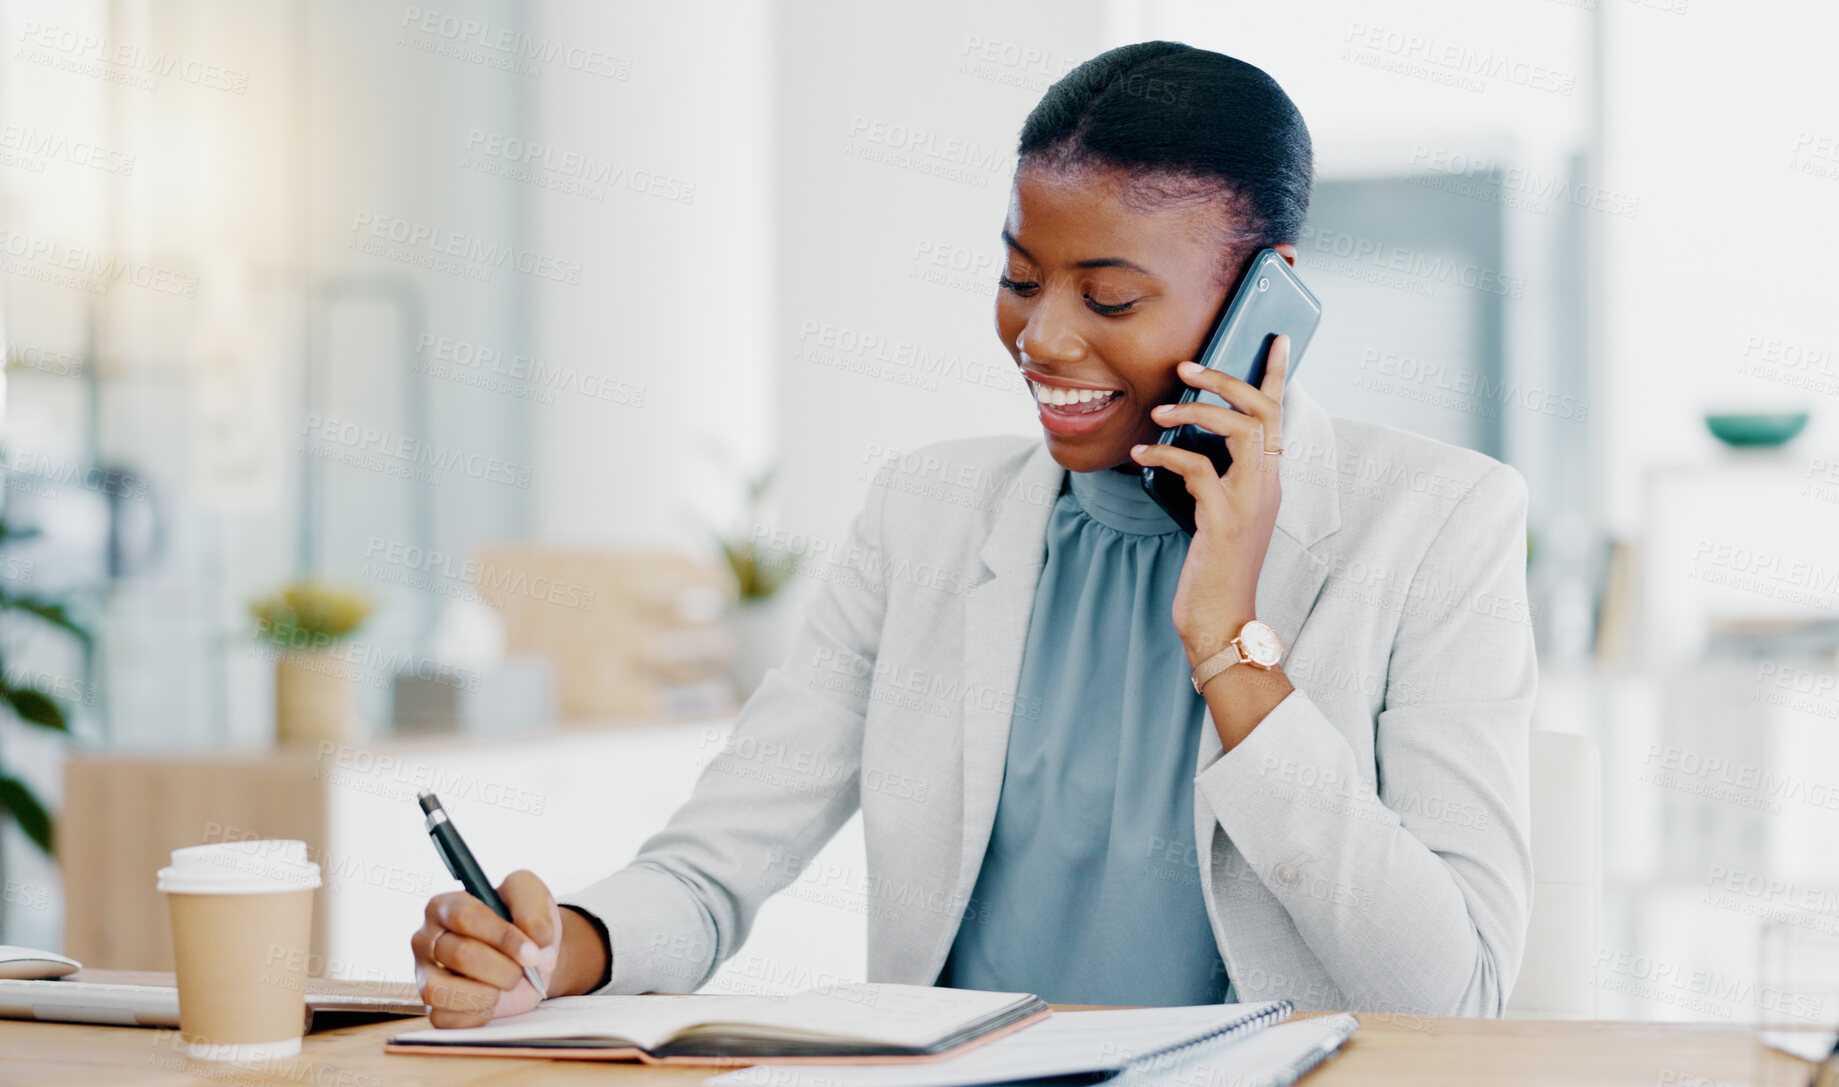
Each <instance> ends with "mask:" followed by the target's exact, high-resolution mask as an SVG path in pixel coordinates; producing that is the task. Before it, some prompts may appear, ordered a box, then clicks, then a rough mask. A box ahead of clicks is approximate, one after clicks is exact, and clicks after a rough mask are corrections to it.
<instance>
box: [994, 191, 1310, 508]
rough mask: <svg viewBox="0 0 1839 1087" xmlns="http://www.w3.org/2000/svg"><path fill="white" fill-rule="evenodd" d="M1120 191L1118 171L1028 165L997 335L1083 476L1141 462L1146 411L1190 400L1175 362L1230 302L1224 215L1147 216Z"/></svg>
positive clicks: (1001, 289) (1194, 209) (1009, 236)
mask: <svg viewBox="0 0 1839 1087" xmlns="http://www.w3.org/2000/svg"><path fill="white" fill-rule="evenodd" d="M1123 193H1124V178H1123V176H1122V175H1120V174H1117V173H1115V172H1111V171H1090V172H1081V173H1077V174H1071V173H1066V172H1060V171H1054V170H1048V169H1042V168H1028V169H1024V170H1022V171H1019V172H1018V173H1017V174H1016V178H1015V188H1014V190H1013V192H1012V193H1011V194H1010V198H1009V214H1008V218H1007V220H1006V221H1005V222H1004V224H1003V233H1004V235H1005V238H1004V241H1005V242H1006V243H1007V245H1008V264H1007V266H1006V267H1005V269H1004V272H1003V281H1002V283H1001V284H1000V285H999V286H998V287H997V291H996V332H997V335H999V336H1000V337H1002V342H1003V345H1004V346H1005V347H1007V348H1008V349H1009V354H1010V356H1011V357H1013V358H1014V359H1015V361H1016V364H1017V365H1018V366H1020V367H1021V368H1022V374H1023V376H1024V377H1026V378H1027V379H1028V381H1027V384H1028V388H1029V391H1030V392H1031V393H1032V394H1033V395H1034V398H1035V403H1036V410H1037V412H1038V414H1039V416H1040V419H1041V427H1042V429H1043V430H1045V431H1046V437H1047V446H1048V450H1049V452H1051V453H1052V454H1053V457H1054V460H1056V461H1058V462H1059V463H1060V464H1061V465H1062V466H1063V467H1065V468H1069V469H1071V470H1073V471H1075V472H1095V471H1100V470H1102V469H1106V468H1113V467H1117V466H1118V465H1125V466H1126V467H1127V468H1128V469H1129V470H1131V471H1135V470H1136V465H1135V463H1134V462H1132V461H1131V460H1130V447H1131V446H1132V445H1135V444H1136V443H1138V442H1153V441H1155V440H1156V436H1157V435H1158V434H1160V433H1161V431H1162V427H1161V426H1159V425H1158V424H1157V423H1156V422H1155V421H1154V420H1152V419H1151V418H1150V417H1149V409H1151V408H1153V407H1155V406H1156V405H1157V404H1167V403H1171V402H1173V401H1175V400H1177V399H1179V398H1180V395H1181V392H1182V390H1183V389H1185V388H1186V387H1187V386H1186V384H1185V383H1184V382H1183V381H1182V380H1181V379H1180V378H1179V377H1177V376H1176V374H1175V365H1176V364H1177V363H1179V362H1181V361H1182V360H1183V359H1192V358H1194V357H1195V356H1196V355H1197V354H1199V353H1200V350H1201V348H1202V346H1204V345H1203V344H1202V342H1201V341H1202V340H1203V338H1204V337H1205V336H1206V335H1207V330H1208V328H1209V327H1210V326H1211V324H1212V322H1213V318H1214V315H1215V314H1217V313H1218V312H1219V309H1220V305H1221V304H1222V303H1223V302H1224V301H1225V297H1226V285H1225V284H1223V283H1222V282H1221V281H1220V261H1221V259H1222V257H1223V253H1222V249H1221V244H1222V239H1223V238H1224V237H1226V233H1225V228H1227V227H1229V226H1230V225H1231V224H1229V223H1227V222H1226V214H1227V213H1226V212H1225V210H1224V209H1223V208H1222V207H1221V206H1220V205H1219V204H1218V203H1217V202H1212V201H1208V202H1194V201H1190V202H1186V203H1184V204H1178V205H1170V206H1167V207H1165V208H1164V209H1162V210H1157V211H1148V212H1146V211H1140V210H1136V209H1135V208H1133V207H1131V206H1129V205H1126V204H1125V203H1124V202H1123V200H1122V196H1123ZM1282 248H1283V249H1290V248H1291V247H1289V246H1284V247H1282ZM1291 252H1292V253H1293V252H1294V250H1293V249H1292V250H1291ZM1056 399H1065V400H1072V401H1075V402H1073V403H1068V404H1065V405H1061V406H1056V405H1055V404H1054V403H1053V401H1054V400H1056ZM1078 401H1083V402H1078Z"/></svg>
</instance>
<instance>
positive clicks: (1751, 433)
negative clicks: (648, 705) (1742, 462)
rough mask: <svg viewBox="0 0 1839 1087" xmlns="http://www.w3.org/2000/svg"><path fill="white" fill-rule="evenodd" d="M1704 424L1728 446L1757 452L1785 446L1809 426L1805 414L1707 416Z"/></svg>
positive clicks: (1792, 412) (1793, 412)
mask: <svg viewBox="0 0 1839 1087" xmlns="http://www.w3.org/2000/svg"><path fill="white" fill-rule="evenodd" d="M1705 425H1706V426H1707V427H1709V428H1710V429H1711V433H1712V434H1713V435H1715V436H1716V437H1717V439H1718V440H1719V441H1721V442H1723V443H1724V444H1725V445H1729V446H1735V447H1736V448H1738V449H1746V448H1747V449H1754V448H1759V447H1766V446H1772V445H1784V444H1786V443H1787V442H1788V441H1790V440H1791V439H1793V437H1794V436H1795V435H1796V434H1799V433H1800V432H1801V428H1802V427H1805V426H1806V425H1807V413H1806V412H1804V411H1789V412H1780V413H1777V414H1774V415H1707V416H1705Z"/></svg>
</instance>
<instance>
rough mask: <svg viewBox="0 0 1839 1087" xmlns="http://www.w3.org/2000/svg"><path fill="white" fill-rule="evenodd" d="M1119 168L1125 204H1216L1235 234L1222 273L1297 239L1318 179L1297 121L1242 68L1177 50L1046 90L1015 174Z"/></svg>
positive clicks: (1160, 49) (1258, 77)
mask: <svg viewBox="0 0 1839 1087" xmlns="http://www.w3.org/2000/svg"><path fill="white" fill-rule="evenodd" d="M1031 167H1046V168H1049V169H1056V170H1074V171H1078V170H1084V169H1098V170H1106V169H1109V170H1116V171H1121V172H1123V173H1125V174H1127V175H1129V177H1130V184H1129V186H1128V188H1127V192H1128V193H1129V199H1130V200H1131V202H1132V203H1134V204H1137V205H1138V206H1142V207H1151V206H1154V205H1155V204H1157V203H1159V202H1167V201H1187V200H1222V201H1224V203H1225V206H1226V208H1227V209H1228V210H1229V211H1230V212H1231V214H1232V216H1233V219H1234V220H1235V223H1234V225H1235V226H1236V228H1237V229H1236V230H1235V232H1234V234H1233V235H1232V236H1230V237H1228V238H1227V239H1225V244H1226V246H1227V249H1228V252H1227V254H1226V260H1225V262H1224V264H1223V267H1222V274H1223V275H1224V274H1225V273H1226V271H1227V270H1228V268H1229V267H1230V268H1236V267H1237V266H1239V265H1240V264H1242V263H1243V261H1244V259H1245V258H1247V257H1249V256H1250V254H1251V253H1252V252H1254V251H1256V250H1258V249H1262V248H1264V247H1266V246H1271V245H1278V244H1280V243H1283V242H1289V243H1292V244H1294V243H1295V242H1296V241H1297V240H1298V239H1300V238H1301V237H1302V231H1303V222H1304V220H1305V219H1306V218H1307V216H1308V214H1309V190H1310V186H1311V184H1312V183H1313V181H1314V176H1315V157H1314V151H1313V149H1312V148H1311V145H1310V142H1309V128H1308V126H1307V125H1305V124H1304V123H1303V115H1302V113H1301V112H1300V111H1299V110H1298V109H1297V108H1296V103H1294V102H1292V101H1290V96H1289V95H1287V94H1285V93H1284V91H1283V88H1282V87H1279V86H1278V85H1277V81H1276V80H1274V79H1272V78H1271V77H1270V76H1269V75H1267V74H1265V72H1264V71H1263V70H1262V69H1260V68H1258V67H1256V66H1254V65H1250V64H1247V63H1245V62H1244V61H1242V60H1236V59H1234V58H1232V57H1229V56H1226V55H1225V54H1223V53H1215V52H1213V51H1211V50H1207V49H1197V48H1195V47H1194V46H1191V45H1185V44H1183V43H1181V42H1165V41H1153V42H1137V43H1136V44H1134V45H1123V46H1119V47H1118V48H1116V49H1112V50H1109V51H1108V52H1104V53H1100V54H1099V55H1098V56H1096V57H1093V58H1092V59H1091V60H1088V61H1086V62H1085V63H1084V64H1081V65H1079V66H1078V67H1077V68H1074V69H1073V70H1072V71H1070V72H1068V73H1067V74H1066V75H1065V76H1063V77H1061V79H1060V80H1059V81H1058V82H1056V83H1055V84H1054V85H1053V86H1051V87H1049V88H1048V89H1047V93H1046V94H1045V95H1043V96H1042V97H1041V101H1040V102H1039V103H1038V104H1037V105H1036V106H1035V107H1034V109H1033V110H1032V111H1031V112H1030V113H1029V114H1028V120H1027V121H1025V122H1024V123H1023V124H1022V135H1021V140H1020V142H1019V145H1018V147H1017V148H1016V168H1017V170H1018V171H1020V170H1024V169H1028V168H1031Z"/></svg>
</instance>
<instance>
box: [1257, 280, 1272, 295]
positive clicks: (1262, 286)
mask: <svg viewBox="0 0 1839 1087" xmlns="http://www.w3.org/2000/svg"><path fill="white" fill-rule="evenodd" d="M1258 289H1259V290H1261V291H1268V290H1270V289H1271V277H1270V276H1259V277H1258Z"/></svg>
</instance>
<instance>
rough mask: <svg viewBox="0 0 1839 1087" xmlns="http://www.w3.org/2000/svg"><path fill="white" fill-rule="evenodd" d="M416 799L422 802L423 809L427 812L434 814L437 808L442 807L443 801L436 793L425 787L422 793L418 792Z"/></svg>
mask: <svg viewBox="0 0 1839 1087" xmlns="http://www.w3.org/2000/svg"><path fill="white" fill-rule="evenodd" d="M415 799H416V800H418V801H420V802H421V810H422V811H423V813H425V814H428V815H433V814H434V813H435V812H436V811H437V810H439V809H440V806H441V802H440V801H439V800H437V799H435V797H434V794H433V793H431V792H429V791H428V790H426V789H423V790H422V791H421V792H420V793H418V794H417V795H416V797H415Z"/></svg>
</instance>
